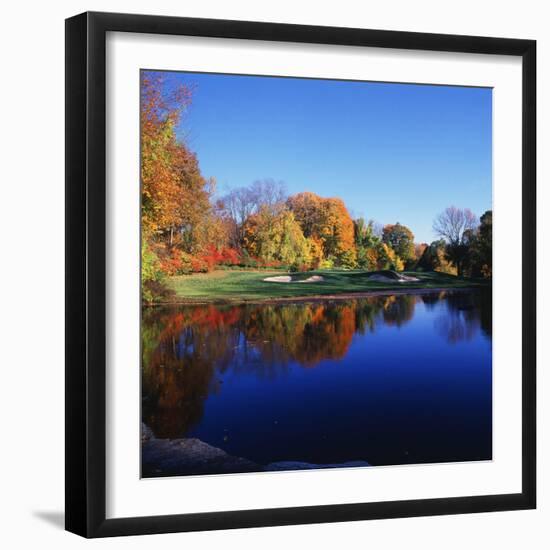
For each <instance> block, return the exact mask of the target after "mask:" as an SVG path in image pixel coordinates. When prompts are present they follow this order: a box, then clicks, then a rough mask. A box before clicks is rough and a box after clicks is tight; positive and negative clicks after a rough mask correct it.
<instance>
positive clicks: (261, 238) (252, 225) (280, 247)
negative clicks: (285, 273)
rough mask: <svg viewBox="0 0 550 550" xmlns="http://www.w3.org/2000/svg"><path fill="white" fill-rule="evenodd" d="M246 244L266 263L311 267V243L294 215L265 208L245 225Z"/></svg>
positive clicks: (249, 250) (249, 251)
mask: <svg viewBox="0 0 550 550" xmlns="http://www.w3.org/2000/svg"><path fill="white" fill-rule="evenodd" d="M243 229H244V238H243V246H244V248H245V249H246V251H247V252H248V254H250V255H251V256H253V257H257V258H260V259H261V260H263V261H264V262H266V263H269V262H279V263H281V264H283V265H285V266H289V267H302V266H303V267H304V268H306V267H309V265H310V263H311V243H310V242H309V241H308V239H306V238H305V237H304V234H303V232H302V229H301V227H300V225H299V224H298V222H297V221H296V219H295V217H294V214H293V213H292V212H291V211H290V210H287V209H281V210H280V211H279V212H277V211H272V210H270V209H269V208H268V207H263V208H261V209H260V211H259V212H258V213H257V214H252V215H251V216H249V217H248V219H247V220H246V221H245V223H244V225H243Z"/></svg>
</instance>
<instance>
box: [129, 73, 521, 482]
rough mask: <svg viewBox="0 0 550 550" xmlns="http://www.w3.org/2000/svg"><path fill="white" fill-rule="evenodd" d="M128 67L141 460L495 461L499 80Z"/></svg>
mask: <svg viewBox="0 0 550 550" xmlns="http://www.w3.org/2000/svg"><path fill="white" fill-rule="evenodd" d="M136 78H137V76H136ZM139 78H140V97H139V112H138V108H137V99H136V113H135V116H136V119H137V117H139V127H140V158H139V160H138V159H136V162H139V166H140V182H139V184H140V189H141V207H140V208H141V210H140V213H141V224H140V238H141V273H136V277H140V280H141V285H140V291H141V320H140V323H141V325H140V327H141V328H140V330H141V333H140V334H141V365H140V366H139V368H140V369H141V371H140V383H141V395H140V400H141V419H140V421H141V430H140V433H141V442H140V453H141V456H140V461H141V477H142V478H160V477H170V476H203V475H222V474H226V475H227V474H245V473H250V472H255V473H260V472H283V471H304V470H319V469H327V470H329V469H335V468H377V467H383V466H385V467H395V468H398V467H399V466H403V465H407V466H410V465H415V464H423V465H429V464H441V463H461V462H475V461H491V460H492V459H493V375H494V372H493V350H492V308H493V300H492V278H493V265H492V255H493V236H492V219H493V89H492V88H491V87H473V86H457V85H433V84H430V83H423V82H419V83H414V84H411V83H399V82H378V81H363V80H338V79H324V78H305V77H293V76H277V75H250V74H222V73H206V72H203V73H200V72H186V71H168V70H159V69H155V68H147V69H145V68H144V69H141V71H140V74H139ZM128 100H129V101H131V100H132V98H128ZM499 204H500V203H499ZM136 230H137V229H136ZM512 252H513V250H509V251H508V254H509V256H508V261H509V262H521V251H520V250H517V251H516V254H512ZM137 368H138V365H136V369H137ZM136 372H137V371H136ZM323 475H325V474H323Z"/></svg>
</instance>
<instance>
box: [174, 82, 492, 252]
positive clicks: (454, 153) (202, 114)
mask: <svg viewBox="0 0 550 550" xmlns="http://www.w3.org/2000/svg"><path fill="white" fill-rule="evenodd" d="M164 77H165V85H166V90H170V89H171V88H173V87H174V86H176V85H178V84H188V85H193V86H194V87H195V91H194V95H193V103H192V105H191V107H190V109H189V111H188V113H187V114H186V115H185V116H184V118H183V119H182V121H181V124H180V127H179V128H178V135H179V136H180V137H182V138H184V139H185V140H186V142H187V143H188V144H189V146H190V148H191V149H192V150H194V151H195V152H196V153H197V156H198V159H199V162H200V166H201V170H202V173H203V175H204V176H206V177H210V176H213V177H215V178H216V180H217V182H218V191H219V193H220V194H222V193H224V192H225V191H227V190H229V189H231V188H233V187H239V186H243V185H248V184H250V183H252V182H253V181H254V180H257V179H264V178H272V179H275V180H278V181H279V180H281V181H283V182H285V184H286V186H287V190H288V193H289V194H294V193H298V192H300V191H312V192H314V193H317V194H319V195H321V196H324V197H331V196H338V197H341V198H342V199H343V200H344V202H345V203H346V205H347V206H348V208H349V209H350V211H351V212H352V214H353V215H355V216H359V215H362V216H364V217H365V218H366V219H370V218H372V219H374V220H376V221H378V222H380V223H382V224H386V223H395V222H400V223H402V224H405V225H407V226H409V227H410V228H411V229H412V231H413V232H414V234H415V237H416V239H415V240H416V241H417V242H423V241H425V242H431V241H432V240H434V238H435V235H434V234H433V232H432V221H433V218H434V217H435V216H436V215H437V214H438V213H439V212H441V211H442V210H443V209H444V208H445V207H447V206H451V205H455V206H457V207H461V208H466V207H467V208H470V209H471V210H473V211H474V212H475V213H476V214H477V215H478V216H480V215H481V214H482V213H483V212H484V211H485V210H488V209H490V208H492V189H491V188H492V90H490V89H487V88H465V87H451V86H426V85H414V84H386V83H376V82H372V83H371V82H347V81H338V80H317V79H315V80H313V79H297V78H271V77H255V76H234V75H209V74H197V73H164Z"/></svg>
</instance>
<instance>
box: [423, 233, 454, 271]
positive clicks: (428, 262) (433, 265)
mask: <svg viewBox="0 0 550 550" xmlns="http://www.w3.org/2000/svg"><path fill="white" fill-rule="evenodd" d="M446 248H447V243H446V242H445V241H444V240H443V239H439V240H437V241H433V242H432V243H431V244H430V245H428V246H426V247H425V248H424V251H423V253H422V256H420V258H419V260H418V262H417V265H416V269H418V270H421V271H438V272H440V273H448V274H450V275H456V274H457V270H456V267H455V266H454V265H452V264H451V263H450V262H449V260H448V258H447V253H446Z"/></svg>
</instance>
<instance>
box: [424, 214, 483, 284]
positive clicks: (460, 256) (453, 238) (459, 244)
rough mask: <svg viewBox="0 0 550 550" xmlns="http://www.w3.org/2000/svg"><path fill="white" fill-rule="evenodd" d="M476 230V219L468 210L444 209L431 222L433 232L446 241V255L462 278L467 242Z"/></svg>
mask: <svg viewBox="0 0 550 550" xmlns="http://www.w3.org/2000/svg"><path fill="white" fill-rule="evenodd" d="M476 228H477V217H476V216H475V214H474V213H473V212H472V211H471V210H469V209H468V208H465V209H460V208H456V207H454V206H450V207H449V208H446V209H445V210H444V211H443V212H442V213H441V214H439V216H437V217H436V218H435V220H434V222H433V230H434V232H435V233H436V235H439V236H440V237H442V238H443V239H444V240H445V241H446V254H447V257H448V259H449V261H450V262H451V263H452V264H453V265H454V266H455V267H456V270H457V274H458V276H462V274H463V267H464V262H465V261H466V258H467V254H468V241H469V239H470V237H471V235H472V233H473V232H474V231H475V230H476Z"/></svg>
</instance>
